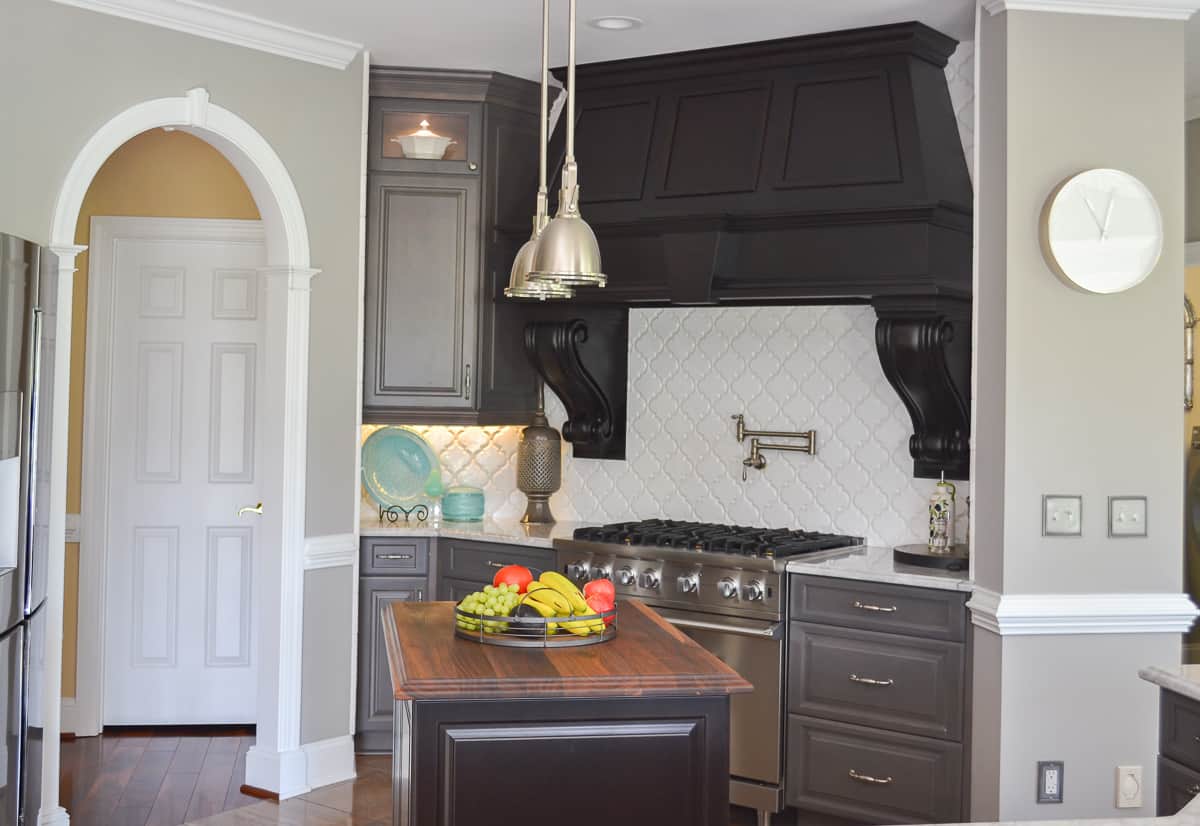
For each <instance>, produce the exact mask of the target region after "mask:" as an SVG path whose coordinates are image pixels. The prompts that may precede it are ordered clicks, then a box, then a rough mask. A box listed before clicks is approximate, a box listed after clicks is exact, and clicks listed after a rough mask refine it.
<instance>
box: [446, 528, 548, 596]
mask: <svg viewBox="0 0 1200 826" xmlns="http://www.w3.org/2000/svg"><path fill="white" fill-rule="evenodd" d="M437 553H438V561H437V571H438V575H437V588H436V589H435V591H436V593H437V598H438V599H439V600H454V601H458V600H460V599H462V598H463V597H465V596H466V595H467V594H470V593H473V592H475V591H478V590H479V589H480V588H482V587H483V586H484V585H491V584H492V578H493V577H494V576H495V575H496V571H498V570H499V569H500V568H503V567H504V566H505V565H524V566H525V567H526V568H529V569H530V570H531V571H533V572H534V575H535V576H536V575H538V574H541V573H542V572H543V571H546V570H552V569H554V567H555V555H554V551H552V550H551V549H549V548H529V547H525V546H523V545H505V544H502V543H497V542H477V541H475V540H468V539H439V540H438V552H437Z"/></svg>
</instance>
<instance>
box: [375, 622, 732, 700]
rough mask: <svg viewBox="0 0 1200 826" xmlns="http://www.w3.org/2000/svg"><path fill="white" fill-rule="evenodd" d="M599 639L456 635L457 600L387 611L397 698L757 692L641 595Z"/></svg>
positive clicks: (668, 694) (453, 698)
mask: <svg viewBox="0 0 1200 826" xmlns="http://www.w3.org/2000/svg"><path fill="white" fill-rule="evenodd" d="M617 611H618V613H617V623H618V629H619V630H618V632H617V635H616V637H614V638H613V639H612V640H610V641H608V642H605V643H601V644H599V645H585V646H576V647H567V648H549V649H547V648H506V647H502V646H496V645H484V644H482V643H478V642H474V641H472V640H465V639H460V638H459V637H456V636H455V635H454V603H453V602H426V603H410V602H394V603H392V604H391V605H389V606H388V607H386V608H385V609H384V610H383V624H384V636H385V639H386V641H387V655H388V665H389V667H390V668H391V673H392V689H393V690H394V691H395V695H396V699H397V700H469V699H499V698H506V699H515V698H520V699H531V698H567V697H570V698H588V697H594V698H597V697H653V696H680V695H691V696H703V695H727V694H740V693H743V692H748V691H752V690H753V686H751V685H750V683H748V682H746V680H744V679H743V678H742V677H741V676H740V675H739V674H738V673H737V672H736V671H734V670H733V669H732V668H730V667H729V666H727V665H726V664H725V663H723V662H721V661H720V660H718V659H717V658H716V657H714V656H713V655H712V654H710V653H709V652H708V651H705V650H704V649H703V648H701V647H700V646H699V645H697V644H696V643H695V642H693V641H692V640H691V639H690V638H688V637H687V636H686V635H685V634H683V633H681V632H680V631H678V630H677V629H676V628H675V627H674V626H672V625H671V624H670V623H668V622H667V621H666V620H664V619H663V618H662V617H660V616H659V615H658V614H656V613H655V612H654V611H652V610H651V609H649V608H647V607H646V606H645V605H644V604H643V603H641V602H640V601H638V600H635V599H627V600H622V601H621V602H620V603H619V604H618V606H617Z"/></svg>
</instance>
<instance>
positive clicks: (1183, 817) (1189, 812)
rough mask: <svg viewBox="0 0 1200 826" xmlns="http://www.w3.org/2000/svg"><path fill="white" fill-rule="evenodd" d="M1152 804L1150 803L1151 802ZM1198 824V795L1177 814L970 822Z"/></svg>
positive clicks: (1008, 825)
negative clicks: (1165, 815)
mask: <svg viewBox="0 0 1200 826" xmlns="http://www.w3.org/2000/svg"><path fill="white" fill-rule="evenodd" d="M1151 805H1152V803H1151ZM1118 824H1119V826H1200V796H1198V797H1195V798H1192V802H1191V803H1189V804H1187V805H1186V806H1184V807H1183V808H1182V809H1181V810H1180V811H1179V814H1176V815H1169V816H1167V817H1099V818H1086V819H1085V818H1075V819H1064V820H1022V821H1007V822H1005V821H1001V822H999V823H996V822H993V823H985V822H982V821H981V822H978V823H972V824H971V826H1118Z"/></svg>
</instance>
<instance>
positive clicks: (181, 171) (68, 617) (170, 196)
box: [62, 129, 259, 697]
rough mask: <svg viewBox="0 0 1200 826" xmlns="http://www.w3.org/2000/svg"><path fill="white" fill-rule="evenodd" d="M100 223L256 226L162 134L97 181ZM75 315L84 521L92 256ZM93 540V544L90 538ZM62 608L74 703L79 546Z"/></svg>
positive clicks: (193, 157)
mask: <svg viewBox="0 0 1200 826" xmlns="http://www.w3.org/2000/svg"><path fill="white" fill-rule="evenodd" d="M94 215H127V216H136V217H152V218H243V219H257V218H258V217H259V214H258V208H257V207H256V206H255V204H254V199H253V198H252V197H251V195H250V191H249V190H248V189H247V188H246V184H245V182H244V181H243V180H242V178H241V176H240V175H239V174H238V173H237V170H235V169H234V168H233V166H232V165H230V163H229V161H227V160H225V157H224V156H223V155H221V153H220V152H218V151H217V150H216V149H214V148H212V147H211V146H210V145H209V144H207V143H205V142H204V141H203V140H201V139H200V138H197V137H194V136H192V135H189V134H187V133H186V132H165V131H163V130H161V129H155V130H152V131H150V132H143V133H142V134H141V135H138V136H137V137H135V138H133V139H132V140H130V141H129V142H128V143H126V144H124V145H123V146H122V147H121V148H120V149H118V150H117V151H116V152H114V153H113V155H112V157H110V158H109V159H108V160H107V161H106V162H105V164H104V166H102V167H101V168H100V171H99V172H98V173H96V178H95V180H93V181H92V185H91V187H90V188H89V189H88V192H87V195H86V196H85V197H84V199H83V207H82V209H81V210H80V213H79V223H78V224H77V225H76V227H75V242H76V243H77V244H88V243H89V239H90V234H91V219H92V216H94ZM76 262H77V265H78V267H79V272H78V273H77V274H76V276H75V301H74V305H73V307H72V310H71V325H72V332H71V407H70V426H69V430H68V434H69V442H68V457H67V512H68V513H79V506H80V484H81V475H82V474H81V470H82V458H83V386H84V361H85V359H84V353H85V344H86V340H87V337H86V329H87V296H88V290H87V272H88V254H87V253H86V252H85V253H84V254H83V255H81V256H79V257H78V258H77V259H76ZM84 539H85V540H86V539H87V537H84ZM66 562H67V566H66V592H65V596H64V606H63V666H62V667H63V696H64V697H74V696H75V656H76V640H77V617H78V612H77V605H78V599H79V545H78V544H75V543H69V544H68V545H67V560H66Z"/></svg>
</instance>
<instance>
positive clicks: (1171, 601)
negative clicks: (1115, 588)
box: [967, 586, 1197, 637]
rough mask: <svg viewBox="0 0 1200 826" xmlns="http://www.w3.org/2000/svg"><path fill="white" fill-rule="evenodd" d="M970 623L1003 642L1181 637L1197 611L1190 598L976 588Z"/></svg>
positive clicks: (972, 596) (971, 603)
mask: <svg viewBox="0 0 1200 826" xmlns="http://www.w3.org/2000/svg"><path fill="white" fill-rule="evenodd" d="M967 607H968V608H969V609H971V622H972V623H974V624H975V625H977V626H979V627H980V628H983V629H986V630H988V631H991V632H992V633H993V634H999V635H1001V636H1005V637H1009V636H1032V635H1046V634H1182V633H1184V632H1185V631H1187V630H1188V629H1189V628H1191V627H1192V623H1193V622H1194V621H1195V619H1196V616H1197V609H1196V606H1195V605H1194V604H1193V603H1192V601H1191V600H1190V599H1189V598H1188V595H1187V594H1169V593H1164V594H998V593H996V592H995V591H991V590H989V589H987V588H981V587H979V586H976V587H975V591H974V593H973V594H972V595H971V599H970V601H969V602H968V603H967Z"/></svg>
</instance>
